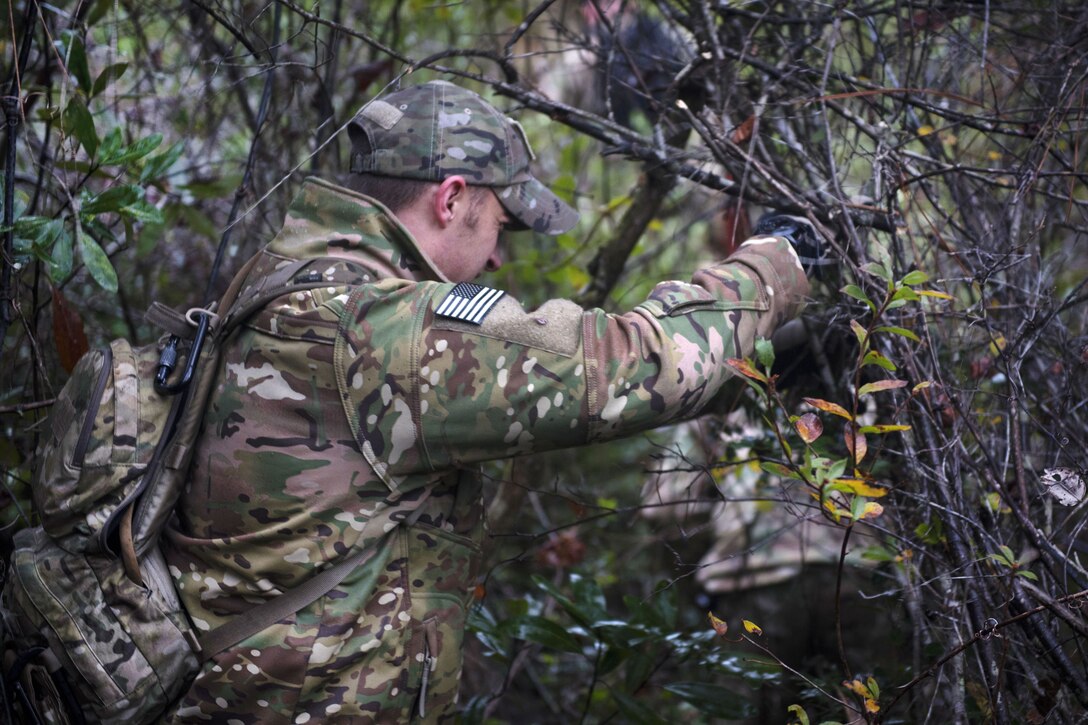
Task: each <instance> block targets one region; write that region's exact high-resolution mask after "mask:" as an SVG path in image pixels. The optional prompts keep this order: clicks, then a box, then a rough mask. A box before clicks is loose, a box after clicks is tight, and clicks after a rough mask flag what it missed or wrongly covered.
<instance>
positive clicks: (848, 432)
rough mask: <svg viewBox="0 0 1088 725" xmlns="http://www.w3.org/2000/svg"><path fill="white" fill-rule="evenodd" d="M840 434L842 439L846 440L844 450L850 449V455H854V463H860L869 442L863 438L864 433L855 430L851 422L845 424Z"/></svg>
mask: <svg viewBox="0 0 1088 725" xmlns="http://www.w3.org/2000/svg"><path fill="white" fill-rule="evenodd" d="M842 436H843V440H845V441H846V450H848V451H850V455H852V456H853V457H854V463H855V464H857V463H861V459H863V458H865V454H866V453H867V452H868V451H869V443H868V442H867V441H866V440H865V434H864V433H862V432H861V431H859V430H856V429H855V428H854V426H853V425H852V424H851V425H847V426H846V428H845V429H844V430H843V432H842Z"/></svg>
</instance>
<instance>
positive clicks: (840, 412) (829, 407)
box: [803, 398, 854, 420]
mask: <svg viewBox="0 0 1088 725" xmlns="http://www.w3.org/2000/svg"><path fill="white" fill-rule="evenodd" d="M803 400H804V401H805V402H806V403H808V404H809V405H811V406H812V407H814V408H819V409H820V410H822V411H824V412H825V413H832V414H833V415H837V416H839V417H840V418H846V419H847V420H853V419H854V416H852V415H850V413H849V412H847V410H846V408H843V407H842V406H841V405H837V404H835V403H829V402H827V401H826V400H820V399H819V398H803Z"/></svg>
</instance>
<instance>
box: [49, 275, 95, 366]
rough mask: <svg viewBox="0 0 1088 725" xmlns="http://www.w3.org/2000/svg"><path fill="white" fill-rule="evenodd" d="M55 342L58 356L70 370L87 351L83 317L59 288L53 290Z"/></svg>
mask: <svg viewBox="0 0 1088 725" xmlns="http://www.w3.org/2000/svg"><path fill="white" fill-rule="evenodd" d="M53 343H54V344H55V345H56V346H57V357H58V358H59V359H60V364H61V366H62V367H63V368H64V369H65V370H67V371H68V372H72V368H74V367H75V366H76V363H77V362H79V359H80V358H81V357H83V353H85V352H87V349H88V347H89V346H88V344H87V333H86V332H84V330H83V318H82V317H80V316H79V313H78V312H76V310H75V309H73V308H72V307H71V305H69V304H68V301H67V300H65V299H64V295H63V294H61V292H60V290H59V289H54V290H53Z"/></svg>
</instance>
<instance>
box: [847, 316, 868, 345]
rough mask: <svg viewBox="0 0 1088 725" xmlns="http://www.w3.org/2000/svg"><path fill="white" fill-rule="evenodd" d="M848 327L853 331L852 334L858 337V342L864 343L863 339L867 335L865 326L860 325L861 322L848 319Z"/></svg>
mask: <svg viewBox="0 0 1088 725" xmlns="http://www.w3.org/2000/svg"><path fill="white" fill-rule="evenodd" d="M850 329H851V330H853V331H854V335H855V336H856V337H857V338H858V343H859V344H861V345H864V344H865V340H866V339H867V338H868V337H869V333H868V332H866V331H865V328H864V327H862V326H861V323H860V322H858V321H857V320H850Z"/></svg>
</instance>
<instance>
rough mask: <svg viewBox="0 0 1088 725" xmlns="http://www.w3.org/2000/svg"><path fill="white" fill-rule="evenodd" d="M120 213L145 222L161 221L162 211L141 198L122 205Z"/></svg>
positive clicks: (155, 222)
mask: <svg viewBox="0 0 1088 725" xmlns="http://www.w3.org/2000/svg"><path fill="white" fill-rule="evenodd" d="M121 213H122V214H124V215H125V216H127V217H129V218H131V219H134V220H136V221H138V222H143V223H145V224H162V223H163V218H162V212H161V211H159V210H158V209H157V208H155V207H154V206H152V205H151V204H148V203H147V202H146V201H144V200H143V199H137V200H136V202H134V203H132V204H129V205H128V206H124V207H122V208H121Z"/></svg>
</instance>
